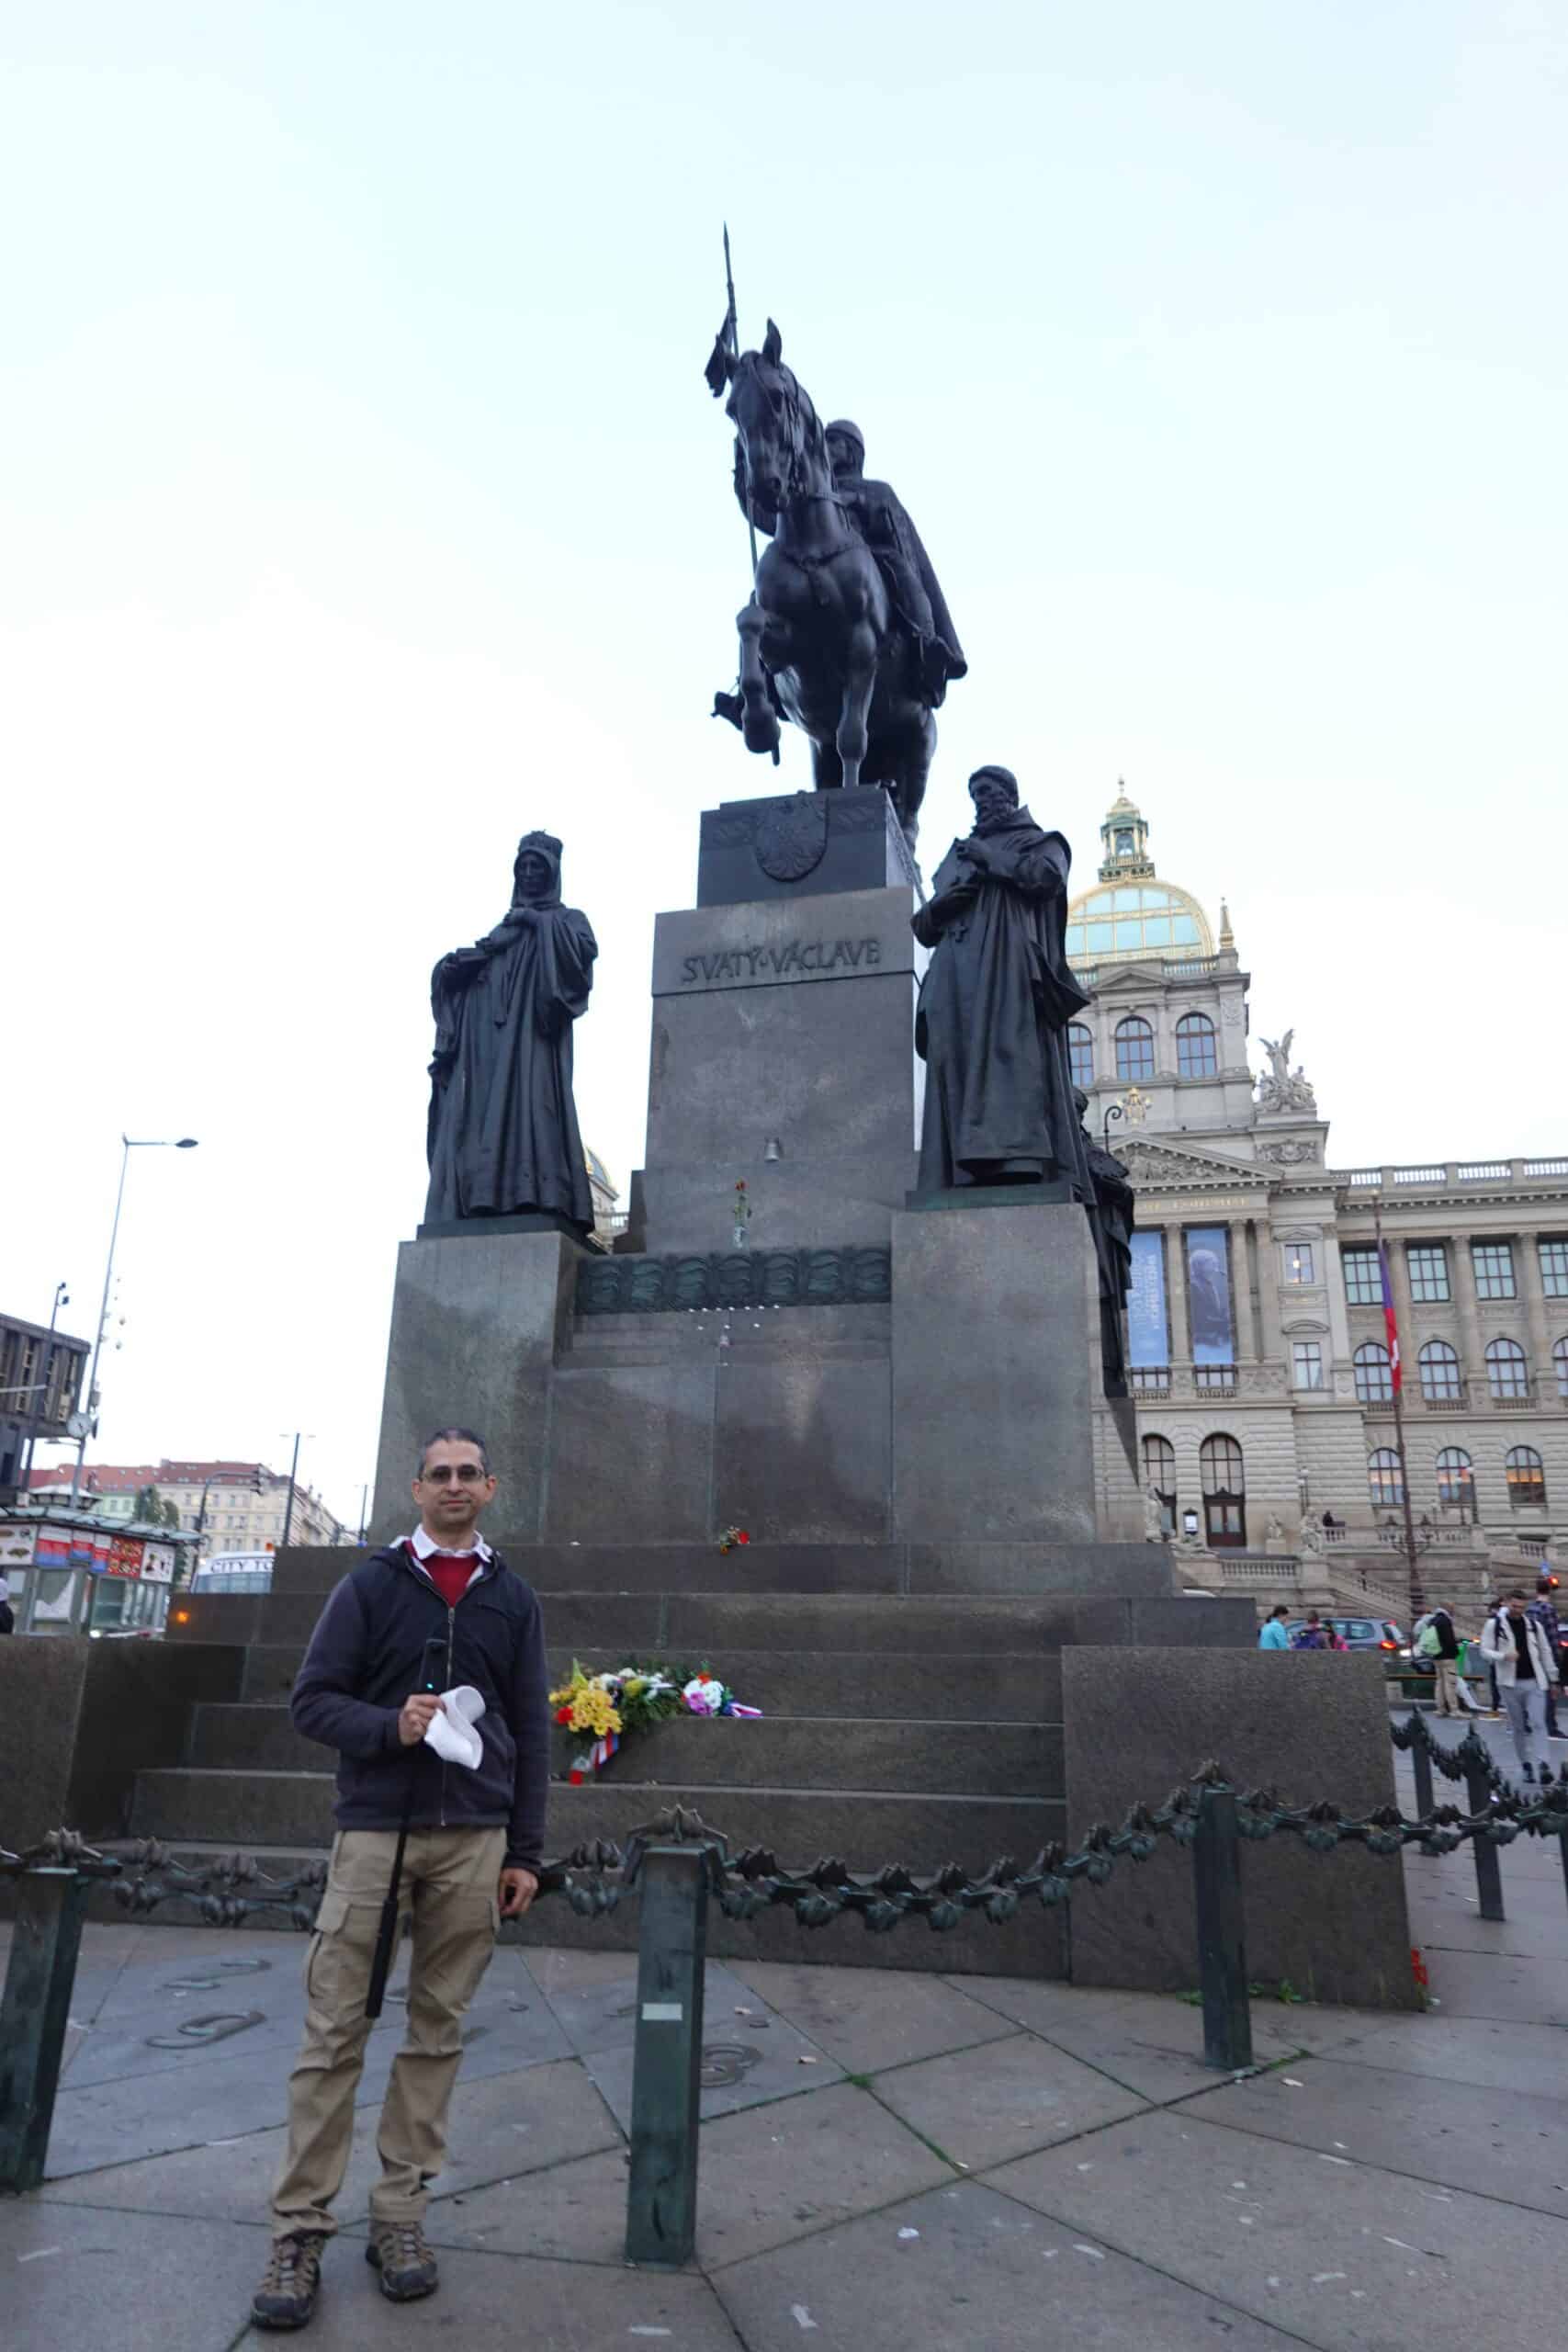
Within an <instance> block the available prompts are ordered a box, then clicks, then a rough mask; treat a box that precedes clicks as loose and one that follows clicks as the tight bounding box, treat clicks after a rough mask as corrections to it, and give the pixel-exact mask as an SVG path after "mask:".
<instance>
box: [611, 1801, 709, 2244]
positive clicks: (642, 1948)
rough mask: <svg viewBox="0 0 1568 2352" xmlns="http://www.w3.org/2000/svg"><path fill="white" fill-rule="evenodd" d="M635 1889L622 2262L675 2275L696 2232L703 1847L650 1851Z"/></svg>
mask: <svg viewBox="0 0 1568 2352" xmlns="http://www.w3.org/2000/svg"><path fill="white" fill-rule="evenodd" d="M637 1884H638V1889H639V1897H640V1901H641V1904H642V1917H641V1920H640V1923H639V1928H638V1935H637V2045H636V2053H635V2058H634V2064H633V2071H632V2150H631V2177H630V2178H629V2180H628V2182H627V2184H626V2260H627V2261H628V2262H640V2263H647V2264H650V2265H653V2266H656V2267H660V2268H662V2269H676V2268H678V2267H680V2265H681V2264H682V2263H683V2262H688V2261H690V2259H691V2256H692V2249H693V2247H694V2244H695V2242H696V2233H697V2117H698V2107H699V2102H700V2099H701V2096H702V2067H703V1970H704V1964H705V1961H706V1958H707V1940H708V1855H707V1849H706V1848H705V1847H703V1846H649V1848H648V1849H647V1850H646V1851H645V1853H644V1855H643V1857H642V1865H641V1870H640V1872H639V1875H638V1881H637Z"/></svg>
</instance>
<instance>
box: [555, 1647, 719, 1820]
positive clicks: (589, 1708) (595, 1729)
mask: <svg viewBox="0 0 1568 2352" xmlns="http://www.w3.org/2000/svg"><path fill="white" fill-rule="evenodd" d="M550 1705H551V1707H552V1708H553V1709H554V1711H555V1719H556V1722H557V1723H558V1724H560V1725H561V1727H562V1728H563V1729H564V1730H567V1731H580V1732H587V1733H589V1734H591V1735H592V1736H591V1740H590V1744H589V1746H588V1747H587V1748H586V1749H585V1750H584V1752H583V1753H582V1754H581V1756H578V1757H575V1758H573V1760H572V1764H571V1769H570V1771H569V1772H568V1774H567V1778H568V1780H569V1781H570V1782H571V1785H572V1786H573V1788H580V1787H581V1784H582V1782H583V1781H588V1780H592V1778H593V1776H594V1774H595V1773H597V1772H602V1771H603V1770H604V1767H605V1765H606V1764H607V1763H608V1762H609V1761H610V1758H611V1757H612V1756H614V1755H615V1753H616V1751H617V1750H618V1749H619V1747H620V1745H621V1742H622V1740H623V1739H624V1738H625V1737H626V1736H627V1735H629V1734H630V1733H632V1732H637V1731H646V1730H647V1729H648V1727H649V1724H659V1723H666V1722H668V1721H669V1719H670V1718H671V1716H672V1715H750V1716H757V1715H760V1714H761V1712H762V1711H761V1707H743V1706H742V1705H741V1704H740V1702H739V1700H738V1699H737V1698H736V1696H735V1693H734V1691H731V1690H730V1688H729V1686H728V1683H724V1682H720V1681H719V1680H718V1679H717V1678H716V1676H714V1675H712V1674H710V1673H709V1672H708V1670H707V1668H706V1667H700V1668H698V1670H697V1671H696V1673H695V1674H693V1673H691V1672H689V1671H688V1669H687V1668H685V1667H671V1666H657V1665H656V1666H618V1667H616V1668H615V1669H614V1670H613V1671H612V1672H609V1673H604V1674H590V1673H589V1672H588V1671H587V1669H586V1668H584V1667H581V1666H580V1665H579V1664H578V1662H577V1660H576V1659H575V1658H573V1660H572V1662H571V1679H570V1682H564V1683H562V1685H561V1687H560V1689H559V1690H558V1691H551V1692H550Z"/></svg>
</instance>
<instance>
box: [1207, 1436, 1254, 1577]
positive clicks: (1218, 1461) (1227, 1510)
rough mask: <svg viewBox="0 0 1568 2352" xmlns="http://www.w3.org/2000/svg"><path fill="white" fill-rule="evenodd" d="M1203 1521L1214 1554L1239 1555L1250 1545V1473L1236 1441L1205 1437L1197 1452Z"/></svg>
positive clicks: (1230, 1438)
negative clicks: (1221, 1552) (1224, 1552)
mask: <svg viewBox="0 0 1568 2352" xmlns="http://www.w3.org/2000/svg"><path fill="white" fill-rule="evenodd" d="M1198 1464H1199V1468H1200V1470H1201V1474H1202V1480H1203V1517H1204V1520H1205V1521H1206V1522H1207V1529H1208V1540H1209V1545H1210V1548H1211V1550H1231V1551H1236V1550H1240V1549H1241V1548H1243V1547H1244V1546H1245V1544H1246V1543H1247V1472H1246V1467H1245V1464H1243V1461H1242V1454H1241V1448H1240V1446H1239V1445H1238V1444H1237V1443H1236V1442H1235V1438H1234V1437H1226V1436H1224V1435H1216V1436H1214V1437H1206V1438H1205V1439H1204V1440H1203V1442H1202V1444H1201V1446H1200V1448H1199V1450H1198Z"/></svg>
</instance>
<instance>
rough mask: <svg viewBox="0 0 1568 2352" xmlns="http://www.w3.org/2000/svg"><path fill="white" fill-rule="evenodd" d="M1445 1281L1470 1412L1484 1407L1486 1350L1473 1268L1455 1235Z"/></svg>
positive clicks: (1450, 1245) (1470, 1258)
mask: <svg viewBox="0 0 1568 2352" xmlns="http://www.w3.org/2000/svg"><path fill="white" fill-rule="evenodd" d="M1448 1253H1449V1268H1450V1272H1449V1280H1450V1283H1451V1285H1452V1288H1453V1295H1454V1302H1455V1304H1456V1306H1458V1308H1459V1328H1460V1337H1461V1348H1460V1353H1461V1356H1462V1357H1463V1359H1464V1362H1463V1363H1462V1365H1461V1371H1462V1372H1463V1374H1464V1381H1465V1397H1466V1402H1467V1403H1468V1405H1469V1407H1470V1409H1471V1410H1472V1412H1474V1411H1476V1410H1477V1409H1480V1410H1484V1409H1485V1405H1486V1349H1485V1342H1484V1341H1483V1339H1482V1337H1481V1310H1480V1306H1479V1305H1478V1303H1477V1300H1476V1295H1475V1265H1474V1261H1473V1260H1472V1257H1471V1254H1470V1251H1469V1250H1468V1249H1467V1247H1466V1246H1465V1244H1464V1243H1463V1242H1462V1241H1461V1239H1460V1238H1459V1236H1458V1235H1457V1234H1455V1235H1454V1236H1453V1237H1452V1238H1451V1239H1450V1242H1449V1244H1448Z"/></svg>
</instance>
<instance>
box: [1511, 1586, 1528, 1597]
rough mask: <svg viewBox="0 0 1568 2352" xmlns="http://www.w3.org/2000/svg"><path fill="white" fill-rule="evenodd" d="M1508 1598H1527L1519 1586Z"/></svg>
mask: <svg viewBox="0 0 1568 2352" xmlns="http://www.w3.org/2000/svg"><path fill="white" fill-rule="evenodd" d="M1508 1598H1509V1600H1524V1598H1525V1594H1524V1590H1523V1588H1522V1587H1521V1586H1519V1585H1516V1586H1515V1587H1514V1589H1513V1590H1512V1592H1511V1593H1510V1594H1509V1595H1508Z"/></svg>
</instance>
